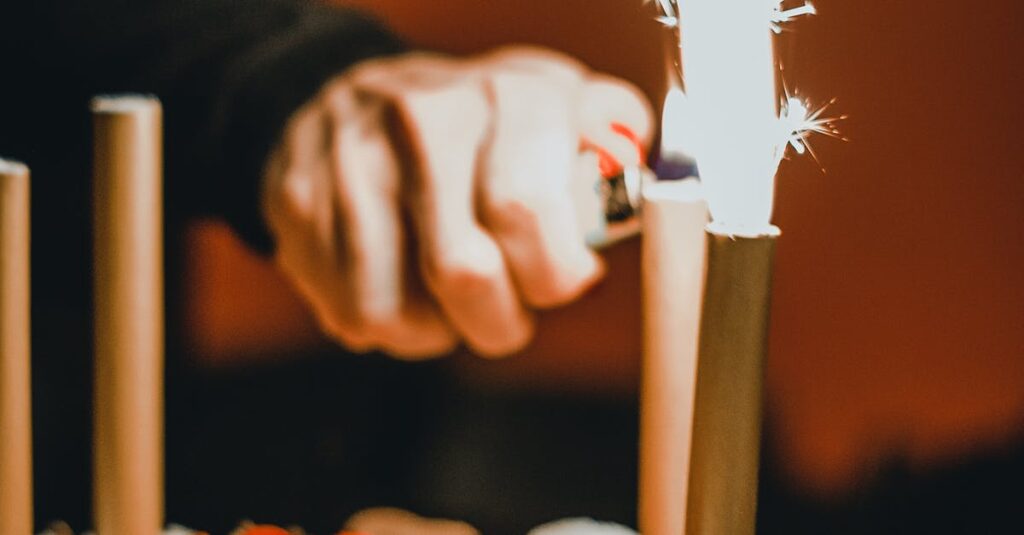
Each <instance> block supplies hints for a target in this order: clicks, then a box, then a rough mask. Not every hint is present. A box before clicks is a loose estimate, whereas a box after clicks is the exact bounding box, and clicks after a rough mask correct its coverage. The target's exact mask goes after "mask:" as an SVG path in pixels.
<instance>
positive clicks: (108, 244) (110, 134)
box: [92, 95, 164, 535]
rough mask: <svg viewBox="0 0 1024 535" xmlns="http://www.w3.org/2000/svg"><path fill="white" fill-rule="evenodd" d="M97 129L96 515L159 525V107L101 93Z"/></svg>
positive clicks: (126, 526)
mask: <svg viewBox="0 0 1024 535" xmlns="http://www.w3.org/2000/svg"><path fill="white" fill-rule="evenodd" d="M92 112H93V129H94V162H93V165H94V170H93V171H94V184H93V210H94V214H93V221H94V233H95V238H94V240H95V242H94V253H93V254H94V266H95V268H94V277H95V281H94V293H95V297H94V300H95V314H94V317H95V344H96V354H95V358H96V368H95V373H96V382H95V404H94V405H95V406H94V408H93V410H94V413H95V430H94V433H95V444H94V472H95V473H94V478H95V481H94V489H93V500H94V517H95V528H96V531H97V533H99V534H100V535H119V534H122V535H157V534H158V533H160V532H161V526H162V523H163V351H164V318H163V236H162V234H163V231H162V222H163V215H162V214H163V210H162V202H163V198H162V194H161V188H162V165H163V164H162V134H161V123H162V112H161V107H160V103H159V101H158V100H156V99H155V98H150V97H144V96H132V95H128V96H116V97H98V98H96V99H94V100H93V102H92Z"/></svg>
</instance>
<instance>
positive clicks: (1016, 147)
mask: <svg viewBox="0 0 1024 535" xmlns="http://www.w3.org/2000/svg"><path fill="white" fill-rule="evenodd" d="M345 3H347V4H353V5H360V6H362V7H365V8H367V9H370V10H372V11H374V12H376V13H377V14H378V15H379V16H380V17H382V18H384V19H386V20H387V21H388V23H389V24H390V25H391V26H392V27H393V28H394V29H395V30H396V31H397V32H398V33H400V34H401V35H402V36H404V37H405V38H406V39H407V40H409V41H410V42H411V43H414V44H416V45H419V46H423V47H427V48H432V49H439V50H444V51H447V52H452V53H458V54H463V53H472V52H477V51H483V50H486V49H488V48H491V47H493V46H497V45H501V44H507V43H515V42H524V43H536V44H542V45H546V46H550V47H553V48H556V49H560V50H563V51H566V52H569V53H571V54H573V55H575V56H578V57H579V58H581V59H582V60H583V61H585V62H587V63H588V64H589V65H591V66H592V67H594V68H596V69H599V70H603V71H607V72H610V73H613V74H616V75H619V76H622V77H625V78H627V79H630V80H633V81H634V82H635V83H637V84H638V85H639V86H640V87H642V88H643V89H644V90H645V91H646V92H647V93H648V95H650V97H651V99H652V102H655V103H656V104H655V105H656V107H658V106H660V102H661V97H662V95H663V94H664V90H665V75H664V69H663V57H664V56H663V54H664V52H663V51H664V47H663V39H664V38H665V33H664V31H663V30H661V29H660V27H659V26H658V25H657V23H655V22H653V21H652V20H651V19H652V17H653V11H652V10H651V9H652V8H651V6H650V5H648V6H643V5H642V3H641V1H640V0H557V1H551V0H520V1H515V2H513V1H504V2H499V1H496V0H495V1H480V0H351V1H348V2H345ZM815 4H816V6H817V7H818V11H819V13H820V14H819V16H818V17H816V18H814V19H810V20H801V21H800V22H797V23H796V24H794V26H793V29H794V30H795V31H794V32H793V33H791V34H787V35H785V36H784V37H783V39H782V41H781V42H780V54H779V57H780V59H782V61H783V62H784V63H785V68H786V77H787V81H788V82H789V84H790V86H791V87H793V86H795V87H797V88H798V89H799V90H800V92H801V93H802V94H804V95H806V96H809V97H811V98H812V99H818V101H823V100H826V99H828V98H830V97H832V96H836V97H838V98H839V102H838V103H837V104H836V106H835V109H836V110H837V111H839V112H841V113H846V114H849V115H850V116H851V118H850V119H849V120H847V121H845V122H844V123H843V124H842V125H841V126H842V129H843V131H844V133H845V134H846V135H848V136H849V137H850V138H851V141H850V142H849V143H840V142H835V141H832V140H827V139H824V140H823V139H819V140H817V143H816V145H815V148H816V149H817V152H818V155H819V157H820V162H821V165H822V166H824V167H825V168H827V170H828V173H827V174H822V172H821V170H820V169H819V167H818V166H817V164H816V163H815V162H814V161H813V160H811V159H800V160H794V161H791V162H786V163H784V164H783V168H782V171H781V174H780V180H779V186H778V196H777V211H776V217H775V221H776V224H778V225H779V226H780V227H781V228H782V229H783V233H784V234H783V238H782V239H781V240H780V242H779V251H778V262H777V271H776V283H775V294H774V296H775V301H774V306H773V312H772V314H773V318H772V324H773V327H772V332H771V356H770V364H769V369H768V389H769V392H768V395H769V400H768V407H769V411H770V417H771V418H772V424H773V429H774V430H775V433H774V439H775V440H776V441H777V443H776V445H775V446H776V449H777V451H778V452H779V453H780V454H781V456H782V460H783V461H784V462H785V464H786V466H787V467H788V468H789V470H790V472H791V473H792V474H793V475H795V476H796V477H797V478H798V480H799V481H800V482H802V484H803V485H805V486H806V488H808V489H813V490H817V491H824V492H829V491H840V490H842V489H844V488H848V487H849V486H850V485H853V484H855V483H857V482H858V481H860V480H861V478H862V477H863V476H864V474H867V473H870V471H871V470H873V469H874V467H876V466H877V463H878V462H879V461H881V460H882V459H884V458H885V457H886V456H892V455H898V456H902V457H904V458H907V459H909V460H911V461H912V462H913V463H915V464H916V465H917V466H920V467H924V468H927V467H930V466H936V465H940V464H942V463H944V462H946V461H948V460H950V459H955V458H957V457H960V456H964V455H969V454H971V453H973V452H979V451H985V450H987V449H990V448H996V447H1000V446H1001V445H1006V444H1012V443H1013V442H1014V441H1018V440H1020V439H1021V432H1022V431H1024V277H1022V273H1024V180H1022V173H1021V169H1022V168H1024V150H1021V148H1020V137H1019V135H1018V133H1017V130H1018V128H1019V127H1020V125H1021V124H1022V123H1024V117H1022V115H1024V113H1022V110H1024V107H1022V106H1021V104H1020V102H1019V99H1020V98H1021V96H1022V95H1024V75H1022V74H1021V72H1022V71H1021V70H1019V69H1018V68H1016V66H1015V65H1012V62H1013V61H1014V57H1015V56H1017V55H1019V51H1020V50H1024V32H1020V31H1018V30H1019V28H1017V27H1016V26H1017V25H1018V21H1020V20H1022V18H1024V3H1021V2H1019V1H1017V0H989V1H987V2H985V3H981V2H954V1H953V0H934V1H931V2H889V1H883V0H862V1H859V2H849V1H843V0H818V1H817V2H815ZM972 6H977V7H972ZM187 243H188V248H189V252H190V260H189V266H188V270H187V272H186V275H185V276H186V285H185V287H186V288H187V292H188V295H187V296H186V297H187V298H186V303H187V306H186V308H185V313H186V324H187V326H188V333H189V338H190V340H189V343H190V345H191V347H192V349H193V350H194V352H195V353H196V354H197V355H199V356H200V357H201V358H202V360H203V361H204V362H206V363H208V364H210V365H229V364H231V363H236V362H238V361H239V359H240V357H241V356H243V355H245V356H248V357H251V356H253V355H260V356H265V357H273V356H279V355H283V354H286V353H290V352H299V351H303V350H308V349H310V348H315V347H322V346H323V345H324V344H325V342H324V341H323V340H322V339H321V338H320V337H319V335H317V331H316V328H315V327H314V326H313V324H312V322H311V320H310V317H309V315H308V314H307V313H306V311H305V310H304V308H303V306H302V304H301V303H300V302H299V301H298V300H297V298H296V297H295V296H294V295H293V294H292V293H291V291H290V290H289V288H288V286H287V284H286V283H285V282H284V281H283V280H282V279H281V278H280V277H279V276H278V275H277V273H276V272H275V271H273V269H272V268H271V267H270V266H269V265H268V264H267V263H266V262H265V261H263V260H262V259H259V258H257V257H254V256H253V255H252V254H250V253H248V252H247V251H246V250H245V249H244V248H243V247H242V246H241V245H240V244H239V243H238V241H237V240H236V239H235V238H234V237H233V236H232V235H231V234H230V232H229V231H228V230H226V229H225V228H224V227H223V226H221V225H220V224H217V223H213V222H198V223H196V224H195V225H193V226H192V228H191V230H190V231H189V234H188V238H187ZM638 253H639V248H638V247H637V244H636V243H635V242H634V243H628V244H624V245H622V246H619V247H617V248H615V249H613V250H612V251H610V252H609V253H608V259H609V265H610V273H609V275H610V277H609V280H608V281H606V282H605V283H603V284H602V285H601V286H599V287H598V288H596V289H595V291H594V292H593V293H592V294H591V295H590V296H588V297H587V298H586V299H584V300H583V301H582V302H580V303H577V304H574V305H572V306H571V307H569V308H566V309H562V310H558V311H551V312H548V313H545V314H543V316H542V322H541V326H540V333H539V336H538V339H537V340H536V342H535V343H534V344H533V346H532V347H531V348H530V349H529V350H528V351H527V352H526V354H524V355H521V356H518V357H515V358H512V359H509V360H506V361H501V362H497V363H495V362H479V361H476V360H474V359H472V358H469V357H465V356H462V357H458V358H456V359H455V361H454V364H455V366H456V367H457V368H458V371H459V373H461V374H462V375H463V377H464V378H465V379H466V380H468V381H477V382H481V383H483V384H488V385H491V386H494V387H502V388H526V389H531V388H532V389H551V388H565V389H572V390H575V391H580V392H588V393H591V394H594V393H616V394H622V393H631V392H633V391H634V389H635V385H636V382H637V371H638V361H639V356H640V352H639V347H640V336H639V332H640V319H639V280H638V277H639V269H638V267H639V266H638V257H639V254H638Z"/></svg>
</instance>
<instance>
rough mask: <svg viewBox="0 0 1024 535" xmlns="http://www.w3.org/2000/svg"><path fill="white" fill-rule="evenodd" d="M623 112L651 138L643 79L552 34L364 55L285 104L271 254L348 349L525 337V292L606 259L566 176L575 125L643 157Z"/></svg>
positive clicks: (547, 302) (272, 198)
mask: <svg viewBox="0 0 1024 535" xmlns="http://www.w3.org/2000/svg"><path fill="white" fill-rule="evenodd" d="M613 122H618V123H622V124H625V125H627V126H629V127H631V128H632V129H633V130H634V131H635V132H639V133H641V135H643V136H644V137H645V139H646V138H647V134H649V132H650V130H651V124H652V119H651V113H650V110H649V107H648V105H647V104H646V101H645V100H644V99H643V97H642V96H641V95H640V93H639V92H638V91H637V90H636V89H635V88H633V87H632V86H630V85H628V84H626V83H625V82H622V81H619V80H616V79H613V78H610V77H606V76H600V75H595V74H593V73H591V72H588V70H587V69H585V68H584V67H583V66H582V65H580V64H579V63H577V62H575V61H573V60H571V59H569V58H566V57H564V56H561V55H558V54H555V53H553V52H548V51H544V50H541V49H535V48H510V49H503V50H500V51H498V52H494V53H491V54H488V55H485V56H482V57H477V58H470V59H452V58H448V57H441V56H436V55H426V54H409V55H405V56H399V57H394V58H388V59H380V60H371V61H367V62H364V63H362V64H359V65H357V66H356V67H354V68H352V69H350V70H348V71H347V72H346V73H344V74H343V75H341V76H339V77H337V78H336V79H334V80H332V81H330V82H329V83H328V84H326V85H325V86H324V88H323V89H322V91H321V92H320V94H319V95H318V96H317V97H316V98H314V99H313V100H312V101H311V102H309V103H307V104H306V105H305V106H304V107H303V108H302V109H300V110H299V111H298V112H297V113H296V114H295V115H294V116H293V117H292V119H291V121H290V122H289V125H288V126H287V128H286V131H285V132H284V134H283V137H282V140H281V143H280V145H279V147H278V148H277V149H276V150H275V152H274V154H273V155H272V156H271V158H270V160H269V161H268V164H267V169H266V178H265V181H264V190H263V209H264V214H265V217H266V220H267V223H268V226H269V227H270V230H271V232H272V234H273V235H274V237H275V239H276V242H277V249H276V253H275V254H276V257H275V259H276V261H277V263H278V264H279V266H280V267H281V269H282V270H283V271H284V272H285V273H286V274H287V275H288V277H289V278H290V279H291V280H292V281H293V283H294V284H295V285H296V287H297V288H298V289H299V291H300V292H301V293H302V294H303V295H304V296H305V298H306V299H307V300H308V302H309V303H310V304H311V306H312V308H313V309H314V311H315V315H316V317H317V319H318V320H319V322H320V324H321V325H322V327H323V328H324V329H325V330H326V331H327V332H328V333H329V334H330V335H332V336H333V337H335V338H337V339H338V340H339V341H341V342H342V343H343V344H345V345H346V346H348V347H349V348H351V349H354V350H357V351H362V350H370V349H381V350H383V351H386V352H388V353H391V354H393V355H395V356H400V357H409V358H412V357H423V356H430V355H437V354H442V353H445V352H448V351H450V350H451V349H452V348H453V347H454V346H455V345H456V344H457V343H459V342H460V341H465V343H466V344H467V345H468V346H469V347H470V348H471V349H473V350H474V351H475V352H477V353H478V354H481V355H485V356H498V355H504V354H508V353H511V352H514V351H516V350H518V349H521V348H522V347H523V346H524V345H526V344H527V343H528V342H529V340H530V338H531V336H532V333H533V321H532V317H531V312H530V311H531V309H537V308H544V307H552V306H557V305H560V304H564V303H566V302H569V301H571V300H573V299H574V298H576V297H578V296H579V295H580V294H581V293H583V292H584V291H585V290H586V289H587V288H588V287H589V286H590V285H592V284H593V283H594V282H595V281H596V280H597V279H599V278H600V277H601V275H602V272H603V268H602V264H601V262H600V260H599V259H598V258H597V257H596V256H595V255H594V254H593V253H592V252H590V251H589V250H588V249H587V248H586V247H585V246H584V242H583V240H582V239H581V233H580V231H579V229H578V228H577V223H576V218H575V214H574V208H573V201H572V199H571V196H570V188H569V186H570V180H571V179H572V177H573V174H574V172H575V171H576V170H577V169H578V168H579V165H578V161H579V159H580V157H581V155H580V149H579V147H580V140H581V139H587V140H588V141H590V142H593V143H595V144H597V145H600V146H602V147H604V148H605V149H607V150H608V151H610V152H611V153H613V154H615V155H618V156H619V157H620V158H622V159H631V158H632V159H635V158H636V156H635V154H636V149H635V148H634V147H633V146H632V145H631V144H630V143H629V142H628V141H627V140H625V139H623V138H621V137H619V136H616V135H615V134H614V133H613V132H611V131H610V129H609V124H611V123H613ZM592 172H593V173H594V176H595V177H596V176H597V175H596V173H597V171H596V169H593V170H592Z"/></svg>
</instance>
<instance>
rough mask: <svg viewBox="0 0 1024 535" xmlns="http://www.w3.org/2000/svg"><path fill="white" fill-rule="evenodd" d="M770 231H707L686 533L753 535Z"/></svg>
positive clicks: (774, 232)
mask: <svg viewBox="0 0 1024 535" xmlns="http://www.w3.org/2000/svg"><path fill="white" fill-rule="evenodd" d="M778 235H779V233H778V229H776V228H775V227H771V228H770V229H766V231H765V233H763V234H759V235H756V236H751V237H744V236H731V235H728V234H722V233H719V232H716V231H713V230H709V231H708V253H707V255H708V257H707V278H706V283H705V288H704V308H703V312H702V315H701V316H702V317H701V329H700V350H699V353H698V364H697V385H696V393H695V396H696V399H695V401H694V417H693V443H692V446H691V448H692V449H691V451H690V474H689V477H690V484H689V494H688V495H687V502H688V503H687V512H686V531H685V533H686V534H687V535H721V534H725V533H728V534H729V535H753V534H754V533H755V528H756V517H757V486H758V479H757V473H758V465H759V456H760V451H761V448H760V445H761V411H762V406H763V403H762V399H763V396H764V392H763V390H764V389H763V385H764V357H765V352H766V347H767V345H766V344H767V338H768V309H769V305H770V301H771V278H772V260H773V257H774V252H775V239H776V237H777V236H778Z"/></svg>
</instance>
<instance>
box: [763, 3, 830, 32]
mask: <svg viewBox="0 0 1024 535" xmlns="http://www.w3.org/2000/svg"><path fill="white" fill-rule="evenodd" d="M783 1H784V0H771V3H772V4H773V5H774V6H775V7H774V8H773V9H772V16H771V28H772V31H773V32H775V33H782V25H783V24H785V23H787V22H789V21H791V20H793V19H795V18H797V17H802V16H806V15H816V14H817V13H818V10H817V9H815V8H814V4H812V3H810V2H807V3H805V4H804V5H802V6H800V7H794V8H791V9H784V8H783V7H782V4H783Z"/></svg>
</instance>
